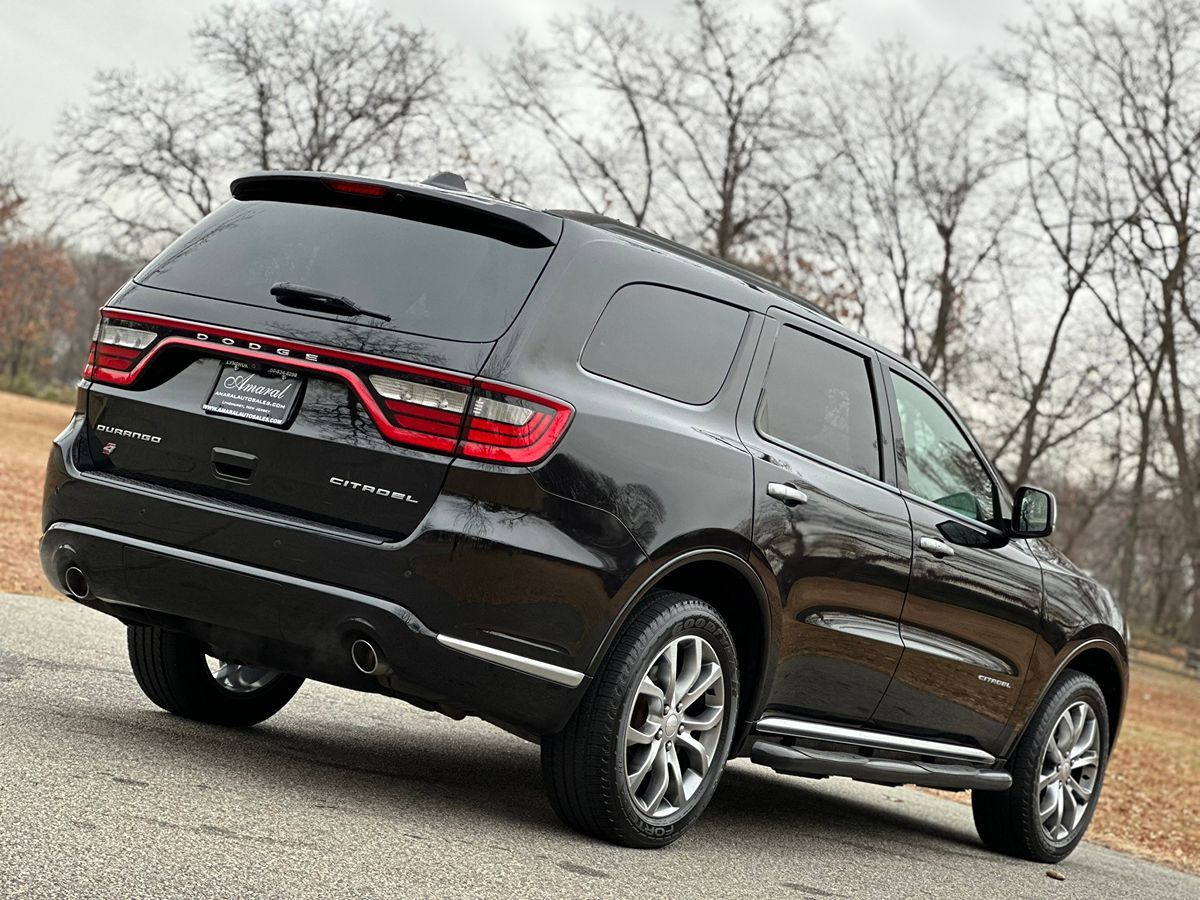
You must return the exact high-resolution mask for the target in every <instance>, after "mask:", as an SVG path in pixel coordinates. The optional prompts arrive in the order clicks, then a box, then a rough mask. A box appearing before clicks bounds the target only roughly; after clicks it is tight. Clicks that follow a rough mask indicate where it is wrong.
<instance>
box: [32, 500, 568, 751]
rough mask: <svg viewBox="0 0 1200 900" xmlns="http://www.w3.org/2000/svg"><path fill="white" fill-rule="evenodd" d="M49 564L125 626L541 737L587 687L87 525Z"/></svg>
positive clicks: (360, 609)
mask: <svg viewBox="0 0 1200 900" xmlns="http://www.w3.org/2000/svg"><path fill="white" fill-rule="evenodd" d="M41 559H42V568H43V570H44V571H45V573H46V577H47V578H48V579H49V580H50V582H51V584H53V585H54V587H55V588H57V589H58V590H60V591H62V592H63V593H65V594H68V595H71V594H72V592H71V591H68V590H67V586H66V584H65V583H64V573H65V572H66V571H67V569H69V568H70V567H72V566H77V567H78V568H80V569H81V570H82V571H83V573H84V575H85V576H86V584H87V591H86V594H85V595H83V596H75V597H74V599H76V600H77V601H78V602H80V603H82V604H84V605H86V606H90V607H92V608H94V609H98V610H101V611H102V612H106V613H109V614H110V615H113V616H116V617H117V618H120V619H122V620H124V621H126V622H133V623H138V624H147V625H159V626H162V627H166V628H172V629H175V630H178V631H182V632H184V633H187V634H191V635H193V636H194V637H197V638H199V639H200V640H202V641H204V642H206V643H208V644H211V645H212V646H214V647H217V648H220V649H221V650H222V651H224V652H225V653H228V654H230V655H232V656H234V657H235V658H243V659H247V660H252V661H254V662H259V663H262V664H264V665H268V666H270V667H271V668H275V669H279V670H280V671H285V672H290V673H292V674H295V675H301V676H303V677H306V678H315V679H318V680H320V681H326V682H329V683H332V684H338V685H342V686H344V687H349V688H355V689H359V690H367V691H380V692H383V693H389V694H395V695H398V696H402V697H405V698H406V699H410V700H413V701H416V702H418V703H420V704H421V705H425V706H428V707H430V708H436V709H438V710H440V711H442V712H446V713H448V714H451V715H468V714H469V715H480V716H482V717H484V718H486V719H489V720H492V721H495V722H497V723H499V724H503V725H506V726H508V727H512V728H514V729H516V730H518V731H522V732H525V733H528V734H531V735H536V734H545V733H549V732H553V731H556V730H558V729H560V728H561V727H562V726H563V725H564V724H565V723H566V720H567V719H568V718H569V717H570V715H571V713H572V711H573V710H574V709H575V706H576V705H577V704H578V701H579V698H580V697H581V695H582V692H583V691H584V690H585V689H586V680H587V679H586V677H585V676H584V674H583V673H582V672H578V671H575V670H572V669H568V668H566V667H562V666H555V665H552V664H548V663H545V662H542V661H539V660H536V659H531V658H528V657H522V656H520V655H518V654H513V653H508V652H506V651H501V650H497V649H495V648H492V647H488V646H486V645H480V644H476V643H473V642H470V641H464V640H462V639H459V638H455V637H454V636H452V635H443V634H437V633H435V632H434V631H432V630H431V629H429V628H428V627H426V626H425V624H424V623H422V622H421V620H420V619H418V618H417V617H416V616H415V615H414V614H413V613H412V612H411V611H410V610H408V609H406V608H405V607H403V606H401V605H399V604H397V603H394V602H391V601H389V600H385V599H382V598H379V597H372V596H370V595H367V594H360V593H357V592H354V591H349V590H345V589H342V588H338V587H334V586H331V585H325V584H320V583H317V582H313V581H308V580H306V579H302V578H296V577H294V576H289V575H285V574H282V573H278V572H270V571H267V570H263V569H256V568H254V567H252V566H247V565H244V564H240V563H235V562H231V561H229V560H222V559H218V558H216V557H210V556H205V555H203V554H199V553H194V552H191V551H188V550H181V549H179V548H176V547H171V546H168V545H165V544H158V543H155V542H152V541H146V540H142V539H140V538H134V537H130V536H128V535H121V534H116V533H113V532H108V531H104V530H101V529H98V528H93V527H91V526H87V525H79V524H75V523H69V522H57V523H55V524H54V525H52V526H51V527H50V528H49V529H47V531H46V533H45V534H44V535H43V537H42V544H41ZM74 586H75V587H76V588H77V589H78V586H79V585H78V583H76V584H75V585H74ZM358 638H367V639H370V640H371V641H372V642H373V643H374V644H375V646H376V647H378V648H379V651H380V653H381V655H382V656H383V657H384V659H386V661H387V662H388V663H389V664H390V665H391V667H392V668H393V672H392V674H391V675H389V676H388V677H387V678H386V679H382V680H379V679H376V678H374V677H372V676H369V675H364V674H363V673H361V672H359V671H358V670H357V669H356V668H355V667H354V665H353V663H352V662H351V659H350V645H351V644H352V643H353V642H354V641H355V640H356V639H358ZM485 657H486V658H485Z"/></svg>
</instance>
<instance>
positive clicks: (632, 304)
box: [579, 284, 747, 406]
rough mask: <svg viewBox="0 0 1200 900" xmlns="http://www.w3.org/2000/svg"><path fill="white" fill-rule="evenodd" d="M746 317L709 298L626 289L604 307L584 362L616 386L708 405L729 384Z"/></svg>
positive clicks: (637, 287)
mask: <svg viewBox="0 0 1200 900" xmlns="http://www.w3.org/2000/svg"><path fill="white" fill-rule="evenodd" d="M746 318H747V313H746V311H745V310H743V309H738V308H737V307H734V306H728V305H726V304H724V303H718V302H717V301H716V300H709V299H708V298H707V297H699V296H697V295H695V294H687V293H684V292H683V291H676V290H671V289H670V288H664V287H656V286H655V285H651V284H631V285H626V286H625V287H623V288H621V289H620V290H619V291H617V292H616V293H615V294H613V297H612V299H611V300H609V301H608V305H607V306H605V307H604V312H603V313H602V314H601V315H600V321H599V322H597V323H596V328H595V330H594V331H592V335H591V337H589V338H588V342H587V346H585V347H584V348H583V356H582V357H581V358H580V360H579V362H580V365H582V366H583V367H584V368H585V369H587V370H588V371H589V372H594V373H595V374H597V375H603V376H604V377H605V378H611V379H612V380H613V381H620V382H622V383H623V384H629V385H633V386H634V387H637V388H641V389H642V390H644V391H650V392H651V393H654V394H658V395H660V396H662V397H670V398H671V399H672V400H678V401H680V402H682V403H690V404H693V405H697V406H699V405H703V404H705V403H708V402H709V401H710V400H712V399H713V398H715V397H716V396H717V392H718V391H719V390H720V389H721V385H722V384H724V383H725V377H726V376H727V375H728V374H729V367H730V366H731V365H732V364H733V357H734V354H735V353H736V352H737V348H738V344H740V343H741V341H742V332H743V331H745V329H746Z"/></svg>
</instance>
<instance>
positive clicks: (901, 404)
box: [873, 366, 1042, 749]
mask: <svg viewBox="0 0 1200 900" xmlns="http://www.w3.org/2000/svg"><path fill="white" fill-rule="evenodd" d="M886 384H887V388H888V392H889V394H890V396H891V398H892V404H893V410H894V415H895V431H896V435H897V456H898V460H899V472H898V474H899V477H900V483H901V486H902V487H903V489H904V499H905V502H906V503H907V505H908V510H909V514H910V516H911V517H912V522H913V534H914V538H915V545H916V550H915V556H914V559H913V574H912V582H911V584H910V586H909V590H908V598H907V601H906V603H905V606H904V616H903V620H902V623H901V633H902V636H903V639H904V646H905V650H904V656H903V658H902V659H901V661H900V665H899V666H898V667H897V669H896V675H895V678H894V679H893V681H892V684H891V686H890V687H889V689H888V692H887V695H886V696H885V697H884V699H883V701H882V702H881V703H880V705H879V709H878V710H877V711H876V713H875V716H874V718H873V722H874V724H876V725H877V726H878V727H880V728H881V729H884V730H888V731H895V732H904V733H908V734H913V735H925V736H931V737H935V736H936V737H945V738H949V739H952V740H955V741H962V742H965V743H971V744H977V745H979V746H981V747H983V748H985V749H988V748H989V747H990V746H992V745H993V744H994V742H995V741H996V740H997V739H998V737H999V735H1000V733H1001V730H1002V729H1003V727H1004V724H1005V722H1006V721H1007V720H1008V717H1009V715H1010V713H1011V712H1012V709H1013V706H1014V703H1015V701H1016V698H1017V696H1018V695H1019V694H1020V691H1021V686H1022V685H1023V683H1024V680H1025V675H1026V667H1027V665H1028V663H1029V659H1030V656H1031V654H1032V651H1033V645H1034V640H1035V635H1036V629H1037V626H1038V623H1039V620H1040V616H1041V603H1042V577H1041V570H1040V568H1039V566H1038V563H1037V560H1036V559H1035V558H1034V556H1033V554H1032V553H1031V552H1030V550H1029V548H1028V546H1027V544H1026V542H1025V541H1021V540H1018V541H1010V540H1008V539H1007V538H1006V537H1005V536H1004V533H1003V532H1002V531H1001V530H1000V529H999V527H998V526H997V523H998V520H999V519H1000V517H1001V509H1000V497H999V490H998V486H997V484H996V482H995V480H994V478H993V475H992V472H991V470H990V468H989V467H988V466H987V465H986V464H985V463H984V461H983V457H982V455H981V454H980V452H979V449H978V447H977V445H976V444H975V442H974V441H973V440H972V439H971V437H970V433H969V432H968V431H967V429H966V428H965V426H964V425H963V424H962V422H961V421H960V420H959V419H958V417H957V416H956V415H955V414H954V412H953V410H952V409H951V408H950V407H949V405H948V404H947V403H946V402H945V401H944V400H943V399H942V397H941V396H940V395H939V394H938V393H937V392H936V391H935V390H934V389H933V388H932V386H931V385H929V384H928V383H927V382H926V381H925V380H924V379H923V378H922V377H921V376H919V375H917V374H916V373H914V372H911V371H909V370H907V369H905V368H903V367H900V366H894V367H893V366H889V368H888V372H887V382H886Z"/></svg>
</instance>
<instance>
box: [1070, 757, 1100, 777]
mask: <svg viewBox="0 0 1200 900" xmlns="http://www.w3.org/2000/svg"><path fill="white" fill-rule="evenodd" d="M1098 765H1100V755H1099V754H1098V753H1088V754H1086V755H1084V756H1078V757H1076V758H1075V759H1073V760H1071V771H1073V772H1074V771H1076V770H1078V769H1086V768H1088V767H1090V766H1098Z"/></svg>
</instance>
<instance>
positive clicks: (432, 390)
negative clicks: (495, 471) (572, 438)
mask: <svg viewBox="0 0 1200 900" xmlns="http://www.w3.org/2000/svg"><path fill="white" fill-rule="evenodd" d="M370 381H371V386H372V387H374V388H375V390H376V391H377V392H378V393H379V396H380V397H382V398H383V405H384V407H385V408H386V410H387V414H388V418H389V419H390V420H391V424H392V425H393V426H394V427H395V429H396V432H397V433H396V434H394V435H393V437H394V438H395V439H397V440H399V441H400V442H402V443H405V444H411V445H413V446H417V447H423V448H425V449H427V450H436V451H441V452H443V453H453V452H455V450H457V451H458V452H459V453H460V454H462V455H463V456H465V457H467V458H469V459H478V460H483V461H485V462H496V463H508V464H519V465H530V464H532V463H536V462H539V461H540V460H542V459H544V458H545V456H546V454H548V453H549V452H550V450H551V449H553V447H554V445H555V444H556V443H558V439H559V438H560V437H561V436H562V433H563V432H564V431H565V430H566V427H567V423H568V422H569V421H570V418H571V412H572V410H571V407H570V406H568V405H567V404H565V403H562V402H561V401H558V400H552V399H550V398H549V397H543V396H541V395H540V394H534V393H530V392H528V391H524V390H520V389H517V388H513V387H509V386H507V385H499V384H493V383H491V382H484V381H475V382H473V383H471V384H458V383H451V382H441V381H438V380H433V379H429V380H426V379H421V378H417V377H413V376H407V375H406V377H404V378H394V377H392V376H389V375H372V376H371V377H370Z"/></svg>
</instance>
